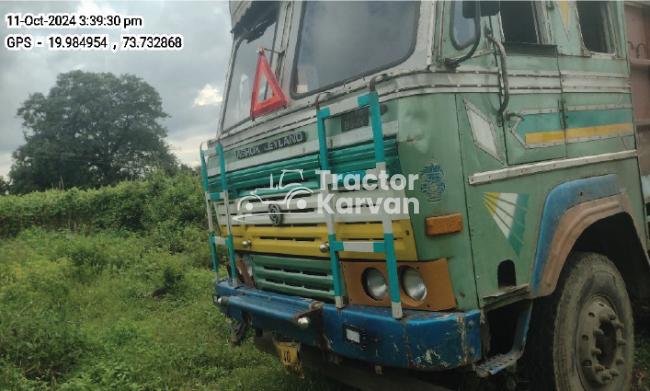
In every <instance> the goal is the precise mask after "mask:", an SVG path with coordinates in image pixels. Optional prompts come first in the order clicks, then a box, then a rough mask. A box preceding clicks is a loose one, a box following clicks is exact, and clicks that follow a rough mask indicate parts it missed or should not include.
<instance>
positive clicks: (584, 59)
mask: <svg viewBox="0 0 650 391" xmlns="http://www.w3.org/2000/svg"><path fill="white" fill-rule="evenodd" d="M230 9H231V17H232V35H233V40H234V43H233V47H232V53H231V59H230V64H229V69H228V73H227V82H226V87H225V90H224V99H223V104H222V108H221V114H220V125H219V130H218V133H217V136H216V137H215V138H214V139H211V140H208V141H207V142H205V143H204V144H202V145H201V156H200V158H201V166H202V176H203V185H204V190H205V203H206V210H207V217H208V223H209V229H210V239H209V240H210V248H211V251H212V261H213V265H214V272H215V293H214V295H213V302H214V304H215V306H216V307H218V309H219V310H220V311H221V312H223V313H224V314H225V316H226V317H227V320H228V322H229V325H230V329H231V338H232V340H233V342H238V341H240V340H241V338H243V337H244V336H245V335H246V333H245V330H246V328H250V329H252V330H253V331H254V338H255V345H256V346H258V347H259V348H260V349H262V350H265V351H268V352H271V353H273V354H278V355H279V358H280V361H281V362H282V363H283V364H284V367H285V369H286V371H287V372H289V373H296V374H298V375H299V376H301V375H302V373H303V372H302V368H303V366H307V367H311V368H316V369H319V370H322V371H324V372H326V373H329V374H330V375H333V376H336V377H337V378H338V379H339V380H341V381H344V382H347V383H349V384H354V385H355V386H357V387H359V388H363V389H379V388H377V387H380V386H384V387H386V386H387V385H389V386H390V387H395V385H396V384H400V385H403V386H408V385H409V384H415V383H409V382H410V381H416V380H417V379H421V378H423V375H426V374H431V373H438V372H442V371H449V370H454V369H457V370H462V371H470V372H475V373H476V374H477V375H478V376H480V377H488V376H492V375H495V374H497V373H499V372H501V371H503V370H505V369H507V368H511V367H513V366H514V365H515V364H516V363H517V362H518V361H520V360H523V362H524V365H522V366H524V367H525V369H526V370H527V371H529V372H530V373H531V376H533V377H532V378H531V379H534V380H533V381H532V382H531V386H532V387H533V388H538V389H541V390H571V391H574V390H624V389H628V388H629V387H630V384H631V380H632V369H633V365H634V324H635V316H637V317H638V316H639V315H640V314H641V313H642V312H643V311H647V308H648V303H649V298H650V284H649V283H648V281H650V263H649V258H648V244H649V240H650V238H649V236H648V221H649V220H648V203H649V202H650V152H648V151H650V149H648V143H649V142H650V88H649V86H650V83H649V82H650V77H649V72H648V68H649V67H650V56H649V50H648V37H649V36H650V26H649V25H648V24H647V23H648V20H649V19H648V17H647V16H648V12H649V8H648V5H647V4H646V3H643V2H625V3H623V2H614V1H612V2H608V1H589V2H587V1H506V2H498V1H438V2H401V1H400V2H316V1H309V2H284V1H279V2H248V1H238V2H231V3H230ZM280 178H281V179H280ZM278 180H279V182H278ZM220 248H223V254H225V257H224V262H223V264H222V265H220V264H219V256H218V252H217V251H218V250H219V251H221V250H220ZM524 350H525V351H526V354H524ZM378 374H381V375H378ZM377 379H379V380H378V381H377ZM409 387H410V388H414V387H416V386H415V385H412V386H409ZM417 387H420V386H417ZM420 388H422V387H420ZM422 389H425V388H422Z"/></svg>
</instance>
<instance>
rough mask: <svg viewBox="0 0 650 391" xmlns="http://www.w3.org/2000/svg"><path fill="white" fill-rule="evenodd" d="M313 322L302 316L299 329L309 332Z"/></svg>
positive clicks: (299, 319) (299, 320)
mask: <svg viewBox="0 0 650 391" xmlns="http://www.w3.org/2000/svg"><path fill="white" fill-rule="evenodd" d="M310 323H311V322H310V321H309V318H307V317H305V316H302V317H300V318H298V327H299V328H300V330H307V329H308V328H309V324H310Z"/></svg>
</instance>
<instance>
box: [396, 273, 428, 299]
mask: <svg viewBox="0 0 650 391" xmlns="http://www.w3.org/2000/svg"><path fill="white" fill-rule="evenodd" d="M402 289H404V293H406V295H407V296H408V297H410V298H411V299H413V300H415V301H422V300H424V298H425V297H427V286H426V285H424V280H423V279H422V275H420V272H418V271H417V270H415V269H414V268H412V267H407V268H405V269H404V272H403V273H402Z"/></svg>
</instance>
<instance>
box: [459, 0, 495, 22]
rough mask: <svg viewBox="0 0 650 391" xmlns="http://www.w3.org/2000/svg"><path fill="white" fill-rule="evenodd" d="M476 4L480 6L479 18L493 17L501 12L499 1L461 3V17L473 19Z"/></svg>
mask: <svg viewBox="0 0 650 391" xmlns="http://www.w3.org/2000/svg"><path fill="white" fill-rule="evenodd" d="M476 3H479V4H480V6H481V16H494V15H497V14H498V13H499V12H500V11H501V3H500V2H499V1H463V17H464V18H465V19H474V13H475V10H476Z"/></svg>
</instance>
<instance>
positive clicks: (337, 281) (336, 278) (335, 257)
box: [328, 234, 341, 300]
mask: <svg viewBox="0 0 650 391" xmlns="http://www.w3.org/2000/svg"><path fill="white" fill-rule="evenodd" d="M328 239H329V242H330V262H331V264H332V283H333V284H334V297H336V298H337V300H340V297H341V269H340V264H339V253H338V251H339V250H335V249H334V248H332V246H333V245H334V246H335V245H337V243H338V244H340V242H337V241H336V234H329V237H328Z"/></svg>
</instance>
